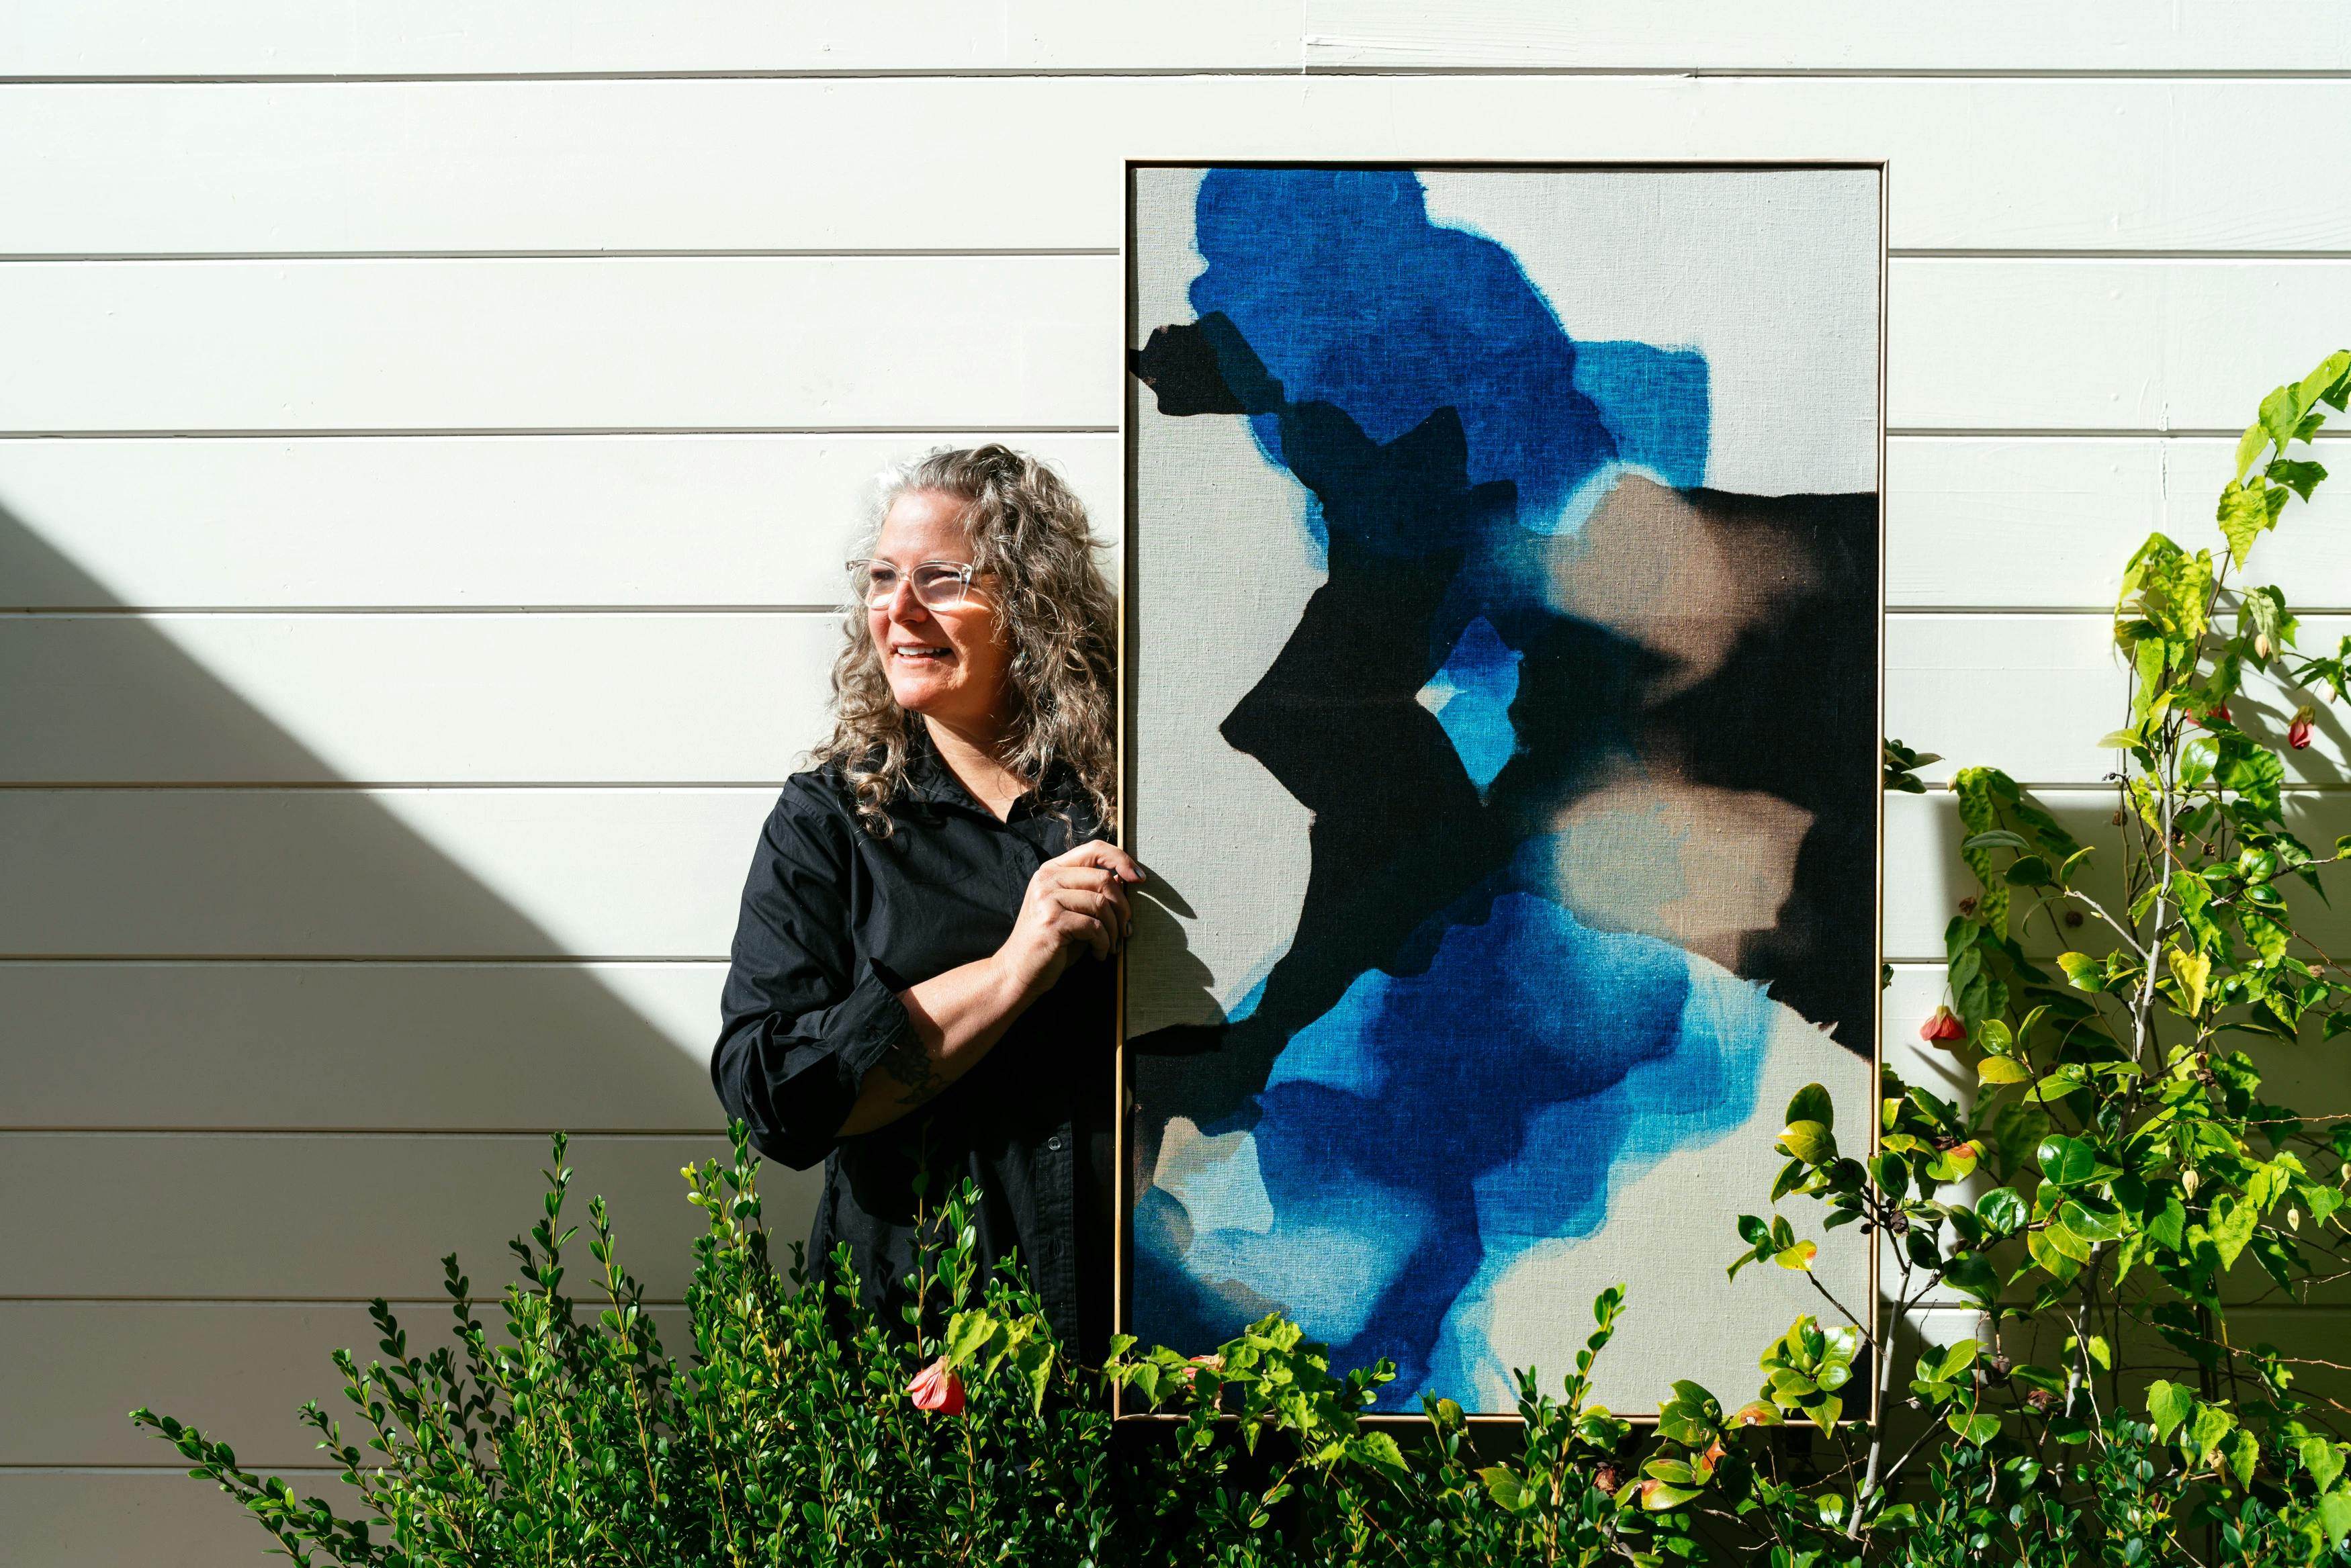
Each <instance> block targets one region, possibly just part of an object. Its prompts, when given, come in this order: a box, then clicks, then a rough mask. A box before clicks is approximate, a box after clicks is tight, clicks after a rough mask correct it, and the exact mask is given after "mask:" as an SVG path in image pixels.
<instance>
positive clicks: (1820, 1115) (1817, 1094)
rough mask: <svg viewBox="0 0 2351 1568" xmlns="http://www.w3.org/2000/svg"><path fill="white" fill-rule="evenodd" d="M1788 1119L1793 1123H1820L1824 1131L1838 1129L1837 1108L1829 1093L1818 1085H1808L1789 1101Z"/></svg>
mask: <svg viewBox="0 0 2351 1568" xmlns="http://www.w3.org/2000/svg"><path fill="white" fill-rule="evenodd" d="M1786 1119H1787V1120H1788V1121H1791V1122H1818V1123H1820V1124H1821V1126H1822V1127H1823V1129H1834V1127H1836V1106H1834V1104H1833V1103H1831V1101H1830V1099H1829V1092H1828V1090H1827V1089H1825V1088H1823V1087H1822V1086H1821V1085H1818V1084H1806V1085H1804V1086H1803V1087H1802V1088H1801V1089H1798V1090H1797V1091H1796V1093H1795V1095H1794V1096H1793V1097H1792V1098H1791V1099H1790V1100H1789V1101H1788V1115H1787V1117H1786Z"/></svg>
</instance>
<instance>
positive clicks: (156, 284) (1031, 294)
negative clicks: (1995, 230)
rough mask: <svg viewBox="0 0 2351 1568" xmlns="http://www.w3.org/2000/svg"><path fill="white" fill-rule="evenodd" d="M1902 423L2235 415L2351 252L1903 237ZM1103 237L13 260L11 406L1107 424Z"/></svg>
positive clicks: (1894, 327)
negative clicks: (17, 357) (37, 373)
mask: <svg viewBox="0 0 2351 1568" xmlns="http://www.w3.org/2000/svg"><path fill="white" fill-rule="evenodd" d="M1888 293H1889V298H1888V302H1887V314H1888V327H1889V333H1890V337H1889V344H1888V364H1887V371H1886V375H1887V383H1886V404H1887V418H1888V421H1889V423H1890V424H1891V425H1892V426H1893V427H1894V428H1896V429H1898V430H1938V429H1939V430H1952V431H2014V430H2059V431H2064V430H2078V431H2193V430H2204V431H2214V430H2235V429H2239V428H2241V426H2242V424H2243V422H2244V420H2245V418H2246V415H2245V410H2247V409H2248V408H2250V407H2251V406H2252V404H2253V403H2254V402H2255V401H2257V400H2259V398H2260V396H2261V394H2262V393H2263V392H2265V391H2266V390H2268V389H2269V388H2270V387H2272V386H2273V385H2275V384H2276V382H2277V380H2278V379H2279V378H2280V375H2281V371H2280V370H2279V367H2280V366H2282V365H2283V366H2287V367H2289V368H2301V369H2306V368H2307V367H2308V365H2309V364H2310V363H2313V362H2314V361H2315V360H2316V359H2317V358H2319V357H2320V356H2321V355H2322V354H2323V353H2324V352H2325V349H2324V348H2318V347H2315V346H2314V343H2316V344H2323V343H2326V342H2328V341H2330V339H2328V338H2326V337H2314V335H2315V334H2316V333H2317V332H2318V331H2320V330H2321V328H2319V327H2315V326H2314V324H2315V323H2325V322H2327V321H2330V320H2335V319H2338V318H2339V317H2340V306H2341V303H2342V301H2343V300H2345V299H2346V298H2351V261H2314V260H2296V261H2275V260H2268V261H2246V260H2229V261H2207V260H2177V259H2173V260H2156V259H2138V260H2125V261H2113V260H2047V259H2032V260H2021V259H2000V260H1984V259H1970V260H1958V259H1948V258H1911V259H1897V260H1896V261H1895V262H1894V263H1893V264H1892V265H1891V267H1890V269H1889V281H1888ZM1119 332H1120V327H1119V290H1118V263H1117V261H1116V260H1115V258H1113V257H1109V256H1066V255H1027V256H949V257H943V256H913V255H898V256H889V257H842V256H789V257H772V256H762V257H741V256H728V257H709V256H697V257H627V258H611V259H603V260H586V259H566V260H501V261H478V260H469V261H449V260H441V261H414V260H400V261H381V260H369V261H293V262H283V261H270V262H254V261H215V262H18V263H12V264H9V265H7V266H6V268H5V273H0V334H5V337H7V339H8V340H9V341H10V342H11V343H12V344H14V345H15V346H16V350H17V352H19V353H20V354H21V355H23V356H25V357H26V358H28V359H31V360H34V361H36V362H38V363H40V364H43V365H45V366H47V367H50V369H49V372H48V374H47V375H46V376H44V377H22V378H14V379H9V380H8V381H6V382H0V431H19V432H22V431H52V432H74V431H183V432H203V431H371V430H417V431H445V430H453V429H466V428H482V429H489V430H654V431H658V430H677V429H686V430H697V429H722V430H767V429H803V430H823V431H840V430H859V429H872V430H894V431H904V430H924V429H945V430H964V429H974V428H977V429H1007V428H1008V429H1013V430H1029V429H1044V430H1055V431H1070V430H1109V429H1114V428H1115V427H1116V424H1117V421H1118V417H1119V404H1120V389H1119V377H1120V373H1121V372H1120V362H1119V358H1118V355H1117V354H1116V352H1115V351H1114V349H1113V346H1114V345H1115V344H1116V343H1117V342H1118V340H1119V339H1118V334H1119Z"/></svg>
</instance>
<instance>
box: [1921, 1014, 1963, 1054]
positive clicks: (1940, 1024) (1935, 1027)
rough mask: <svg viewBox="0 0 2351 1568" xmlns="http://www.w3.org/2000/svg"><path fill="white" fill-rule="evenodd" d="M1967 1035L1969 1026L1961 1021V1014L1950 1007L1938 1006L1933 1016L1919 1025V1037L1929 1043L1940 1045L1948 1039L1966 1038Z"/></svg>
mask: <svg viewBox="0 0 2351 1568" xmlns="http://www.w3.org/2000/svg"><path fill="white" fill-rule="evenodd" d="M1967 1037H1968V1026H1967V1025H1966V1024H1964V1023H1960V1022H1959V1014H1958V1013H1956V1012H1952V1011H1951V1010H1950V1009H1949V1008H1948V1007H1938V1008H1937V1009H1935V1012H1934V1015H1933V1016H1932V1017H1930V1018H1928V1020H1927V1022H1926V1023H1921V1024H1920V1025H1918V1038H1919V1039H1921V1040H1924V1041H1925V1042H1927V1043H1928V1044H1929V1045H1939V1044H1942V1043H1943V1042H1944V1041H1946V1040H1964V1039H1966V1038H1967Z"/></svg>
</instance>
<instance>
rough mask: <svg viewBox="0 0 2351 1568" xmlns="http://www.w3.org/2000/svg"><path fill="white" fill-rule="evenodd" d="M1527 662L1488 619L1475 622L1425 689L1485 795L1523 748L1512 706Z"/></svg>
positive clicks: (1424, 696) (1423, 698) (1425, 699)
mask: <svg viewBox="0 0 2351 1568" xmlns="http://www.w3.org/2000/svg"><path fill="white" fill-rule="evenodd" d="M1525 658H1526V655H1524V654H1522V653H1520V651H1519V650H1518V649H1515V648H1512V647H1510V645H1509V644H1508V643H1506V642H1504V641H1503V640H1502V636H1501V633H1499V632H1498V631H1496V630H1495V629H1494V623H1493V622H1491V621H1489V620H1488V619H1487V618H1485V617H1484V616H1479V617H1478V618H1476V619H1474V620H1472V621H1471V622H1470V623H1469V624H1468V627H1467V628H1464V629H1463V631H1462V633H1461V640H1460V641H1458V642H1457V643H1455V644H1454V645H1453V651H1452V652H1451V653H1449V654H1447V656H1446V659H1445V663H1444V665H1443V666H1442V667H1441V668H1439V669H1438V670H1437V673H1436V674H1435V675H1433V676H1431V677H1429V680H1428V684H1427V685H1426V686H1425V687H1423V688H1421V692H1420V703H1421V706H1422V707H1424V708H1426V709H1427V710H1428V711H1430V712H1432V713H1434V714H1436V715H1437V722H1438V723H1439V724H1441V725H1443V726H1444V728H1445V736H1446V739H1447V740H1449V741H1451V742H1453V749H1454V751H1455V752H1456V753H1458V754H1459V756H1460V758H1461V766H1462V767H1463V769H1465V770H1466V771H1467V772H1468V774H1469V782H1470V783H1471V784H1476V785H1477V786H1478V793H1479V794H1480V795H1483V794H1485V793H1486V792H1487V791H1488V790H1489V789H1491V788H1492V787H1493V784H1494V781H1495V779H1497V778H1499V776H1501V772H1502V769H1503V768H1504V767H1506V766H1508V765H1509V763H1510V758H1511V757H1512V756H1513V755H1515V754H1516V753H1517V752H1518V750H1519V732H1518V731H1517V730H1516V729H1515V728H1514V727H1513V726H1512V725H1511V723H1510V704H1511V703H1513V702H1515V701H1518V697H1519V665H1520V661H1522V660H1523V659H1525Z"/></svg>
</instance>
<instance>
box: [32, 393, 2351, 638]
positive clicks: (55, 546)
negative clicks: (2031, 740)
mask: <svg viewBox="0 0 2351 1568" xmlns="http://www.w3.org/2000/svg"><path fill="white" fill-rule="evenodd" d="M987 433H988V432H985V431H963V432H957V433H955V434H948V435H873V436H707V435H705V436H555V437H544V436H511V437H495V436H494V437H484V436H449V437H431V436H427V437H365V436H361V437H350V436H335V437H319V438H314V439H304V440H293V441H288V440H259V439H242V440H240V439H226V440H214V441H179V440H172V439H141V438H113V439H107V440H90V441H42V440H37V439H27V438H22V437H19V438H15V439H0V594H5V602H0V608H19V609H26V608H37V609H83V608H104V607H120V606H152V607H162V608H165V609H182V608H193V607H207V608H253V609H291V610H300V611H306V612H315V611H317V610H319V609H321V608H325V609H338V608H340V609H351V608H413V607H425V606H445V607H453V608H484V609H498V608H505V607H552V608H589V607H600V606H601V607H615V608H632V607H673V608H699V607H721V606H724V607H764V608H784V607H811V606H817V605H823V604H828V603H831V601H832V599H833V597H834V596H835V595H837V594H838V592H839V591H840V587H841V577H840V564H841V557H842V556H843V554H844V553H845V552H846V551H847V549H848V547H849V545H850V544H851V542H852V538H853V535H854V534H855V531H856V527H857V525H858V518H859V515H860V507H861V506H862V503H863V500H864V496H865V488H866V485H867V483H868V482H869V481H870V479H871V478H872V475H873V474H874V473H875V472H878V471H879V470H880V469H882V468H883V466H884V465H885V464H887V463H890V462H896V461H900V460H903V459H905V458H908V457H912V456H915V455H918V454H919V453H921V452H924V451H925V450H926V449H928V448H930V447H932V446H935V445H939V444H943V443H951V442H958V441H959V442H963V443H969V442H971V441H978V440H982V439H986V437H987ZM1013 439H1015V440H1017V441H1019V444H1020V445H1021V446H1022V447H1024V448H1026V449H1027V450H1029V451H1032V452H1039V453H1040V454H1042V455H1044V456H1046V457H1048V458H1050V460H1052V461H1053V462H1056V463H1057V464H1058V465H1059V466H1060V467H1061V471H1062V472H1063V473H1064V474H1065V475H1066V476H1067V477H1068V478H1069V480H1070V482H1071V484H1072V485H1073V486H1074V487H1075V489H1076V490H1077V492H1078V493H1079V495H1080V496H1081V498H1083V499H1084V500H1085V501H1086V502H1087V504H1088V505H1089V507H1090V509H1091V510H1092V514H1093V515H1094V517H1095V519H1096V523H1097V526H1098V527H1100V528H1102V529H1104V530H1112V529H1114V528H1115V526H1116V520H1117V518H1118V516H1119V484H1120V481H1119V474H1118V462H1119V459H1118V441H1117V438H1116V437H1115V436H1113V435H1107V434H1105V435H1083V436H1027V435H1024V436H1019V437H1016V438H1013ZM2235 447H2236V442H2235V441H2234V440H2233V439H2222V438H2204V437H2172V438H2168V439H2163V438H2152V437H2068V436H2056V437H2045V436H2043V437H2028V438H2022V439H2017V438H2000V437H1992V438H1980V437H1965V436H1897V437H1896V438H1894V440H1892V441H1889V442H1888V443H1887V447H1886V471H1887V472H1886V479H1887V483H1886V596H1887V602H1888V603H1889V604H1891V605H1894V606H1896V607H1906V608H1921V609H1936V608H1950V607H1967V608H2010V609H2044V608H2045V609H2056V608H2065V609H2098V608H2102V607H2106V606H2108V605H2110V604H2111V602H2112V599H2113V595H2114V586H2115V582H2116V563H2118V562H2120V561H2121V560H2123V559H2124V558H2125V557H2126V556H2128V555H2129V554H2130V552H2131V551H2132V550H2133V549H2135V548H2137V545H2138V543H2139V541H2140V540H2142V539H2144V538H2145V537H2146V536H2147V534H2148V533H2149V532H2151V531H2154V530H2157V529H2165V530H2168V531H2169V532H2170V533H2171V534H2172V535H2173V536H2174V537H2175V538H2178V539H2180V540H2182V541H2183V542H2185V543H2187V544H2188V545H2189V546H2190V547H2191V548H2192V547H2195V546H2196V545H2199V544H2205V543H2210V542H2212V541H2213V540H2215V539H2217V534H2216V533H2215V532H2214V530H2213V527H2212V505H2213V501H2214V498H2215V497H2216V496H2217V495H2218V494H2219V493H2220V486H2221V485H2222V484H2223V483H2226V482H2227V480H2228V477H2229V474H2230V472H2231V460H2232V455H2233V453H2234V451H2235ZM2328 450H2330V451H2332V450H2334V449H2332V448H2329V449H2328ZM10 523H13V524H15V525H14V526H8V525H7V524H10ZM2255 565H2256V566H2257V567H2258V568H2259V571H2260V573H2261V574H2262V575H2265V576H2275V577H2276V578H2277V580H2279V581H2281V582H2284V583H2287V584H2289V585H2290V586H2291V587H2293V589H2294V594H2295V596H2296V602H2297V603H2298V604H2308V605H2311V606H2314V607H2328V608H2335V609H2343V608H2346V607H2351V490H2345V489H2339V488H2336V487H2335V486H2329V487H2327V488H2325V489H2323V490H2321V491H2320V492H2319V493H2318V500H2317V502H2316V504H2315V505H2314V506H2313V507H2311V508H2304V507H2303V506H2302V505H2301V504H2296V505H2295V506H2294V508H2293V509H2292V510H2291V511H2290V512H2289V513H2288V514H2287V517H2286V521H2285V524H2284V525H2283V527H2282V528H2281V529H2280V530H2279V531H2278V532H2277V533H2275V534H2273V535H2268V536H2266V537H2265V538H2264V539H2263V540H2262V544H2261V546H2260V553H2259V555H2258V556H2256V558H2255Z"/></svg>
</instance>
